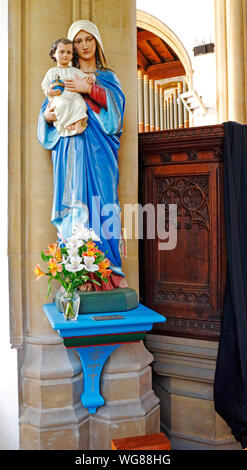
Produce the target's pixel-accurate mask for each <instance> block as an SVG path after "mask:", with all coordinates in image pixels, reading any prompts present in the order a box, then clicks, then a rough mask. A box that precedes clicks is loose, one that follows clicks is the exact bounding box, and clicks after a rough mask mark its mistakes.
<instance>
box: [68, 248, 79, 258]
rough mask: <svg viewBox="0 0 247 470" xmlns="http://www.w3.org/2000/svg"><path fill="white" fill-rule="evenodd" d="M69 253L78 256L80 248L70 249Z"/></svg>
mask: <svg viewBox="0 0 247 470" xmlns="http://www.w3.org/2000/svg"><path fill="white" fill-rule="evenodd" d="M68 254H69V256H70V257H75V256H78V248H70V249H68Z"/></svg>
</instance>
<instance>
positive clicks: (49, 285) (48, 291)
mask: <svg viewBox="0 0 247 470" xmlns="http://www.w3.org/2000/svg"><path fill="white" fill-rule="evenodd" d="M51 281H52V279H51V278H50V279H49V280H48V290H47V294H46V298H47V297H49V295H50V292H51Z"/></svg>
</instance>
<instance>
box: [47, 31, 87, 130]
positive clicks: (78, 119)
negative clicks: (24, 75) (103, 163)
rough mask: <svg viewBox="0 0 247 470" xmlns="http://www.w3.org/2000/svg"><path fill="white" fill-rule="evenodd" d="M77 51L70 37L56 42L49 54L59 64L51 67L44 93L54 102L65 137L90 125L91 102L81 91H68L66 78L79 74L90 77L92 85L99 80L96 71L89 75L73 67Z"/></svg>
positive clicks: (57, 123) (57, 121) (55, 122)
mask: <svg viewBox="0 0 247 470" xmlns="http://www.w3.org/2000/svg"><path fill="white" fill-rule="evenodd" d="M73 54H74V49H73V42H72V41H70V40H69V39H66V38H62V39H58V40H57V41H55V42H54V44H53V45H52V46H51V49H50V54H49V55H50V57H51V58H52V60H53V61H54V62H56V64H57V65H56V67H52V68H50V69H49V70H48V72H47V73H46V75H45V78H44V79H43V81H42V84H41V87H42V90H43V92H44V94H45V95H46V96H47V97H48V100H49V102H52V105H54V113H55V115H56V118H57V120H56V121H54V122H53V124H54V126H55V127H56V128H57V131H58V133H59V135H61V136H62V137H67V136H71V135H75V134H81V133H82V132H83V131H84V130H85V129H86V127H87V105H86V103H85V101H84V99H83V98H82V96H81V95H80V94H79V93H76V92H72V91H68V90H66V89H65V87H64V84H63V80H67V79H71V78H75V75H76V74H77V75H79V76H81V77H82V78H86V80H87V82H88V83H89V84H92V83H94V82H95V80H96V77H95V75H94V74H93V73H91V74H86V73H83V72H82V71H81V70H80V69H77V68H75V67H72V66H70V63H71V61H72V58H73Z"/></svg>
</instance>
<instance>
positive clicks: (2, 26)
mask: <svg viewBox="0 0 247 470" xmlns="http://www.w3.org/2000/svg"><path fill="white" fill-rule="evenodd" d="M0 47H1V74H0V103H1V113H0V142H1V158H0V201H1V218H0V286H1V294H0V377H1V380H0V449H1V450H10V449H11V450H12V449H13V450H15V449H18V448H19V437H18V436H19V428H18V381H17V351H16V350H14V349H11V348H10V345H9V283H8V241H7V240H8V72H7V71H8V0H1V9H0Z"/></svg>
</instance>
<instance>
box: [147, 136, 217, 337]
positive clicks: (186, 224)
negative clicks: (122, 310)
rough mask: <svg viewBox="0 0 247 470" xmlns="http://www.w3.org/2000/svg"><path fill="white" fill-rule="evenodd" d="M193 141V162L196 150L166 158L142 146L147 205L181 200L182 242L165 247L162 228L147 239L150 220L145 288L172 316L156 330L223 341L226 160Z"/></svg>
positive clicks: (158, 306)
mask: <svg viewBox="0 0 247 470" xmlns="http://www.w3.org/2000/svg"><path fill="white" fill-rule="evenodd" d="M165 144H166V142H165V143H163V145H165ZM193 145H194V149H193V148H192V147H191V149H192V150H194V154H193V155H194V159H193V161H191V160H190V158H189V156H190V155H191V153H189V152H187V151H186V152H182V151H181V152H177V151H176V152H175V151H174V152H173V151H172V149H170V153H169V155H170V157H169V159H168V160H169V161H165V162H164V157H163V162H162V160H161V158H162V155H164V149H163V153H162V152H159V153H157V151H156V152H154V150H151V153H149V154H148V155H147V154H146V155H145V152H143V149H144V146H142V147H141V154H142V157H143V162H142V163H143V165H142V169H141V187H142V195H141V198H142V204H143V205H145V204H147V203H152V204H154V206H155V207H156V208H157V205H158V204H165V205H166V207H167V208H168V205H169V204H177V244H176V247H175V248H174V249H172V250H161V249H160V240H159V238H158V234H157V231H156V236H155V238H154V239H147V219H146V224H145V227H146V231H145V233H144V239H143V241H142V242H140V260H141V270H140V273H141V286H140V291H141V297H142V301H143V302H144V303H145V304H146V305H147V306H149V307H150V308H153V309H154V310H156V311H157V312H159V313H162V314H164V315H165V316H166V318H167V321H166V323H164V324H161V325H160V326H158V327H156V328H155V331H156V332H157V333H162V334H172V335H176V336H189V337H195V338H205V339H206V338H207V339H218V336H219V327H220V315H221V310H222V302H223V294H224V283H225V279H224V276H225V244H224V228H223V227H224V223H223V182H222V161H220V159H219V158H218V157H219V155H218V157H217V155H216V153H215V152H214V150H213V149H212V150H210V149H204V150H203V151H201V152H199V151H198V146H195V144H193ZM176 148H177V147H176ZM181 150H182V149H181ZM146 152H147V146H146ZM166 155H167V154H166ZM156 215H157V211H156ZM156 220H157V219H156ZM159 223H160V221H159ZM167 224H168V220H166V227H167V230H169V227H168V225H167ZM156 228H157V222H156Z"/></svg>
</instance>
